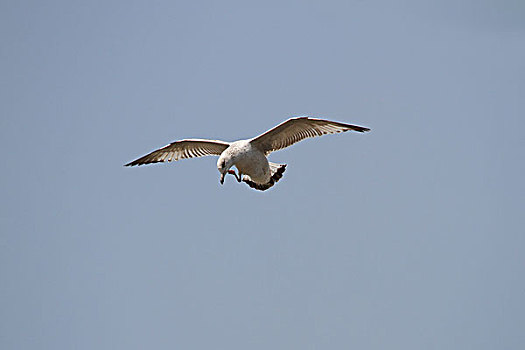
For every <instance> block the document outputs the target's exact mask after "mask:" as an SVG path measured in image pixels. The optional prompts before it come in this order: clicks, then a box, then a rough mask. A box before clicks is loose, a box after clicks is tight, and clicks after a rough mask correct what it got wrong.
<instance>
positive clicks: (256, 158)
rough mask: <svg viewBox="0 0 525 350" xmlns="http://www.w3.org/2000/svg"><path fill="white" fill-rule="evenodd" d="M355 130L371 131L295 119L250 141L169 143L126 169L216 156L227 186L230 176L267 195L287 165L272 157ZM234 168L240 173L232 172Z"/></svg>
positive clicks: (302, 118) (301, 118) (355, 126)
mask: <svg viewBox="0 0 525 350" xmlns="http://www.w3.org/2000/svg"><path fill="white" fill-rule="evenodd" d="M348 130H353V131H357V132H366V131H370V129H369V128H365V127H362V126H357V125H350V124H344V123H339V122H334V121H330V120H323V119H316V118H311V117H306V116H302V117H294V118H290V119H288V120H286V121H284V122H283V123H281V124H279V125H277V126H276V127H274V128H273V129H270V130H268V131H267V132H265V133H264V134H261V135H259V136H256V137H254V138H252V139H248V140H239V141H235V142H225V141H219V140H205V139H187V140H180V141H175V142H172V143H170V144H169V145H166V146H164V147H162V148H159V149H158V150H156V151H153V152H151V153H148V154H146V155H145V156H143V157H140V158H139V159H137V160H134V161H132V162H130V163H128V164H126V165H125V166H134V165H144V164H151V163H158V162H171V161H172V160H179V159H184V158H194V157H202V156H212V155H217V156H219V159H218V161H217V169H218V170H219V173H220V174H221V177H220V183H221V184H223V183H224V178H225V176H226V175H227V174H231V175H234V176H235V178H236V179H237V181H238V182H241V181H243V182H245V183H246V184H248V185H249V186H250V187H252V188H254V189H256V190H260V191H265V190H267V189H269V188H270V187H272V186H273V185H274V184H275V183H276V182H277V181H279V179H281V177H282V176H283V173H284V171H285V169H286V164H277V163H272V162H269V161H268V159H267V158H266V157H267V156H268V155H269V154H270V153H272V152H274V151H278V150H280V149H283V148H286V147H289V146H291V145H293V144H294V143H296V142H299V141H301V140H304V139H306V138H310V137H315V136H322V135H326V134H335V133H340V132H345V131H348ZM233 166H235V167H236V168H237V170H238V173H236V172H235V170H232V169H231V168H232V167H233Z"/></svg>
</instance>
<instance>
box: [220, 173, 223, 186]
mask: <svg viewBox="0 0 525 350" xmlns="http://www.w3.org/2000/svg"><path fill="white" fill-rule="evenodd" d="M220 182H221V185H222V184H223V183H224V174H221V180H220Z"/></svg>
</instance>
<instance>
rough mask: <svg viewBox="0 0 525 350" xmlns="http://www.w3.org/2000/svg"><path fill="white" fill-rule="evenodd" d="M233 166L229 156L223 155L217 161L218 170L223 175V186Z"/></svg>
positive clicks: (221, 180)
mask: <svg viewBox="0 0 525 350" xmlns="http://www.w3.org/2000/svg"><path fill="white" fill-rule="evenodd" d="M232 166H233V161H232V159H231V157H229V156H228V155H225V154H222V155H221V156H220V157H219V160H217V170H219V173H221V179H220V182H221V185H222V184H223V183H224V177H225V176H226V174H228V170H230V168H231V167H232Z"/></svg>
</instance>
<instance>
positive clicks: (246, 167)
mask: <svg viewBox="0 0 525 350" xmlns="http://www.w3.org/2000/svg"><path fill="white" fill-rule="evenodd" d="M250 141H251V140H239V141H235V142H232V144H231V145H230V147H228V148H226V149H225V150H224V152H222V153H221V155H220V157H219V159H218V160H217V168H219V169H220V164H221V163H222V162H223V161H225V163H226V164H232V166H235V167H236V168H237V170H239V176H241V174H244V175H248V176H249V177H250V178H251V179H252V181H254V182H257V183H261V184H262V183H267V182H268V181H270V177H271V173H270V163H269V162H268V159H267V158H266V156H265V155H264V153H263V152H262V151H260V150H259V149H257V148H256V147H254V146H253V145H252V144H251V143H250ZM219 171H220V170H219Z"/></svg>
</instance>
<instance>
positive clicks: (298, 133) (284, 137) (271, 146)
mask: <svg viewBox="0 0 525 350" xmlns="http://www.w3.org/2000/svg"><path fill="white" fill-rule="evenodd" d="M348 130H353V131H358V132H366V131H370V129H369V128H365V127H362V126H357V125H351V124H344V123H339V122H334V121H330V120H324V119H316V118H310V117H295V118H290V119H288V120H286V121H285V122H283V123H281V124H279V125H277V126H276V127H274V128H273V129H270V130H268V131H267V132H265V133H264V134H262V135H259V136H257V137H255V138H254V139H252V140H251V143H252V144H253V145H255V146H256V147H258V148H259V149H260V150H261V151H263V152H264V153H265V154H266V155H268V154H269V153H271V152H274V151H277V150H280V149H283V148H286V147H289V146H291V145H293V144H294V143H296V142H299V141H301V140H304V139H306V138H310V137H315V136H322V135H326V134H335V133H340V132H346V131H348Z"/></svg>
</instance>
